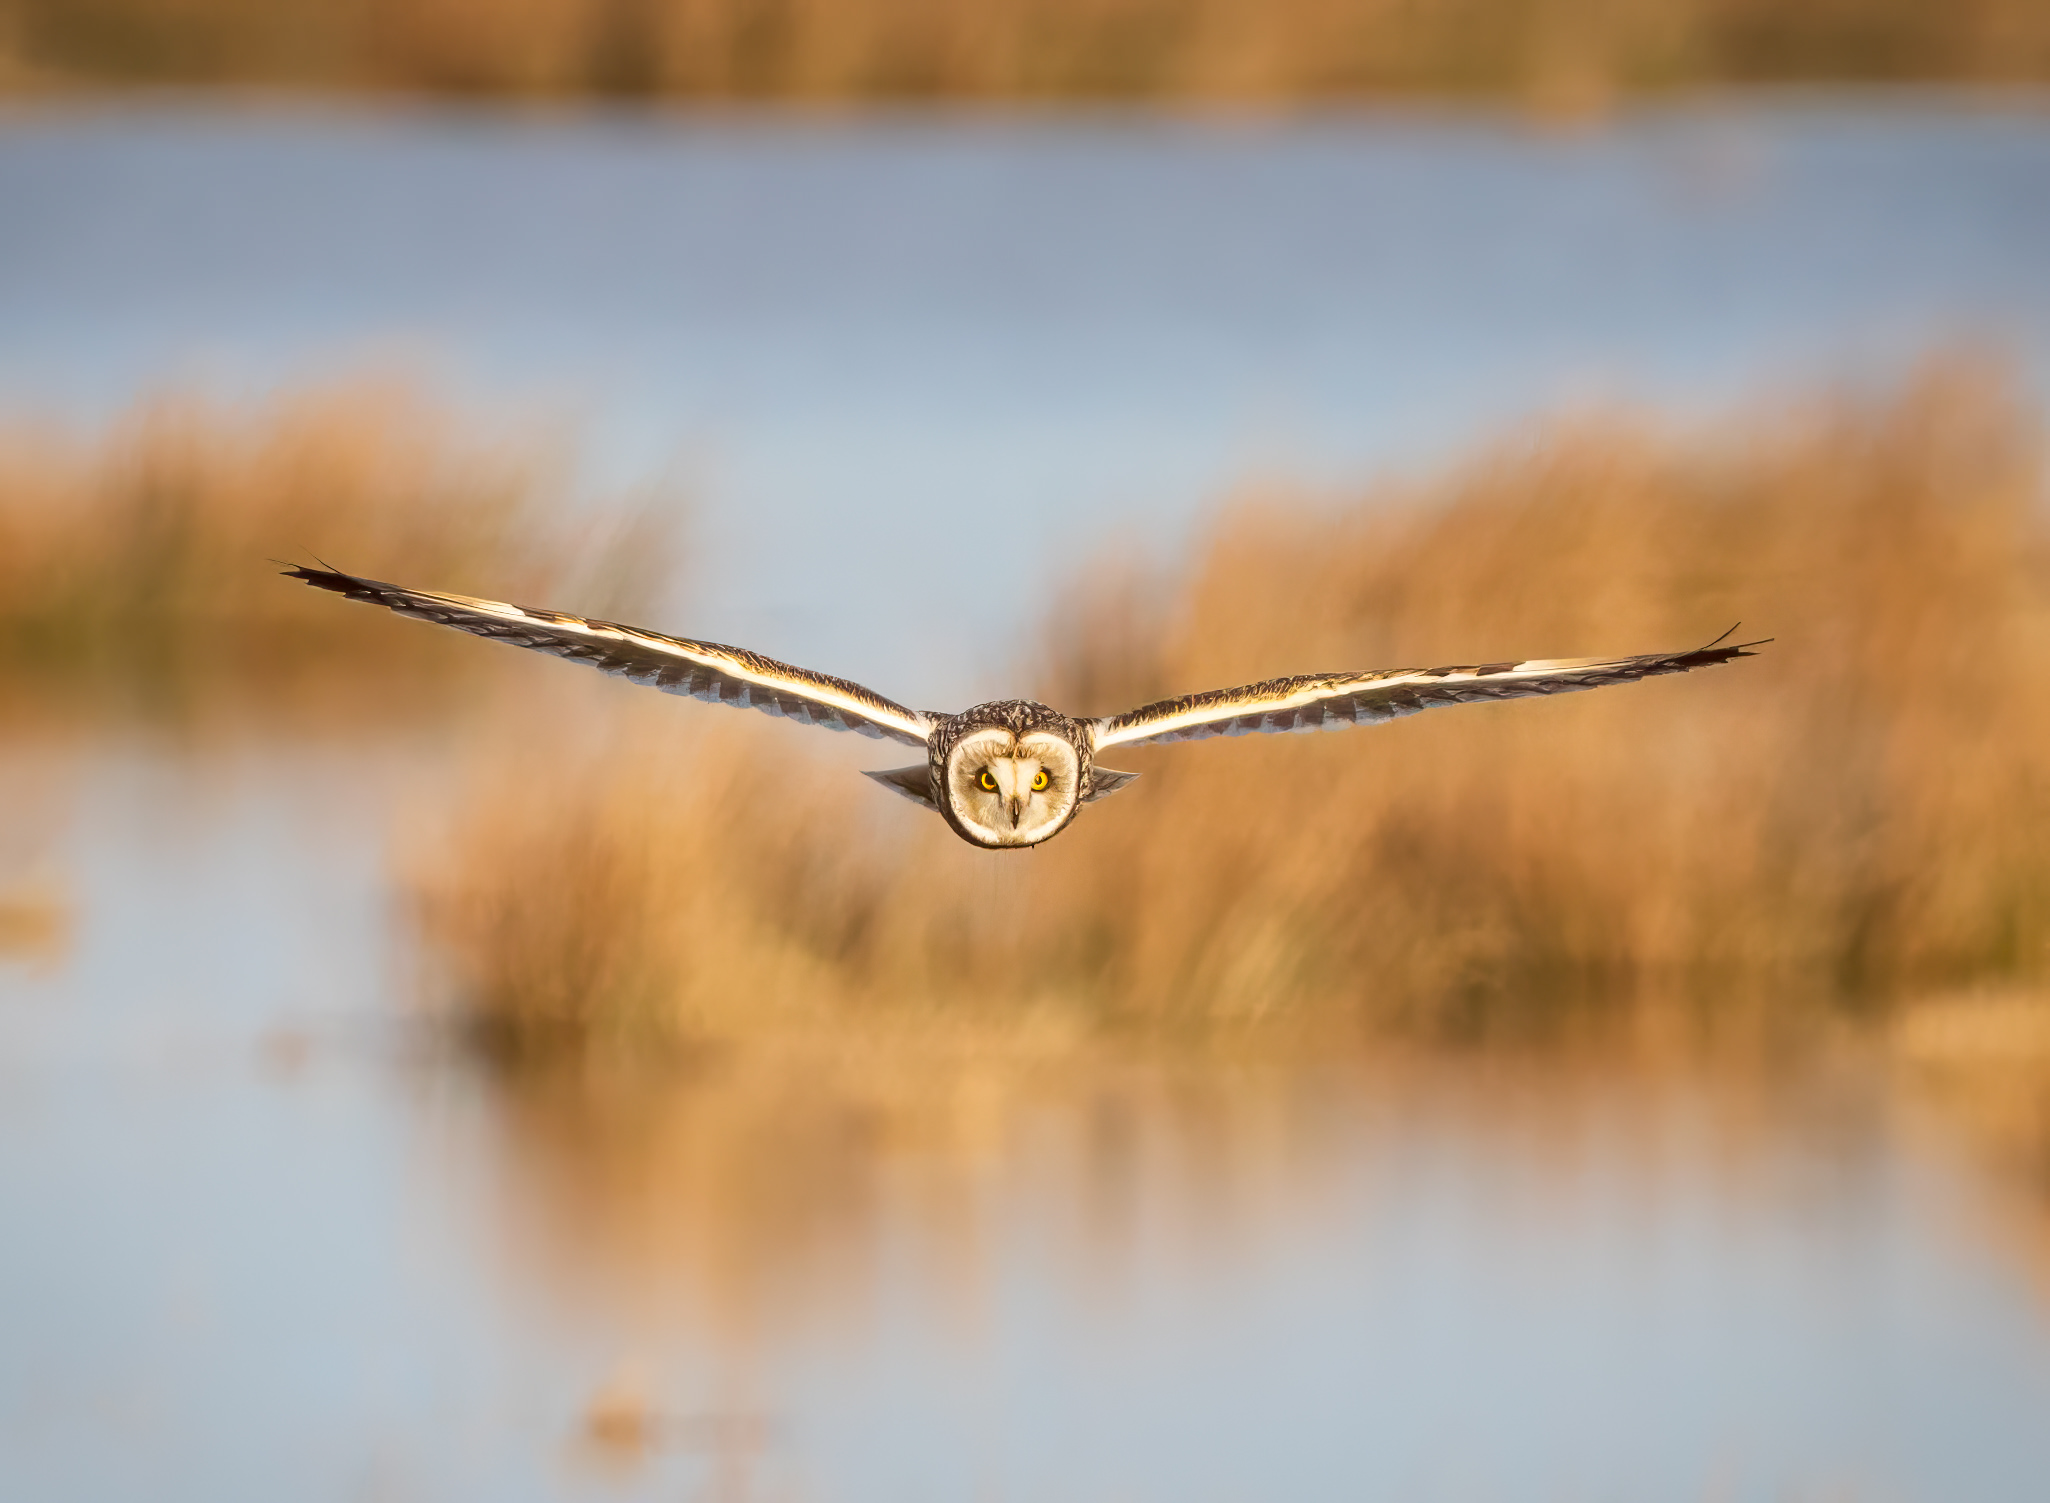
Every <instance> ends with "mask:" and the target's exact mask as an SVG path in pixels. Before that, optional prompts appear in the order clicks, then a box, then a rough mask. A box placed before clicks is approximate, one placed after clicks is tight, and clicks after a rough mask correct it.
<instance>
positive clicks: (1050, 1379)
mask: <svg viewBox="0 0 2050 1503" xmlns="http://www.w3.org/2000/svg"><path fill="white" fill-rule="evenodd" d="M1796 1011H1797V1012H1798V1011H1800V1009H1798V1008H1796ZM1597 1033H1598V1037H1596V1038H1583V1039H1582V1040H1580V1041H1579V1042H1577V1043H1560V1044H1554V1045H1550V1046H1539V1047H1527V1048H1522V1049H1512V1050H1507V1051H1504V1050H1499V1049H1483V1050H1478V1051H1471V1052H1458V1053H1452V1054H1444V1053H1426V1054H1417V1053H1413V1052H1407V1051H1394V1052H1391V1051H1390V1050H1389V1049H1388V1048H1387V1047H1385V1046H1383V1047H1381V1048H1377V1049H1374V1050H1371V1051H1362V1050H1347V1051H1343V1052H1342V1053H1341V1054H1338V1055H1335V1056H1334V1055H1333V1054H1331V1053H1329V1052H1328V1051H1327V1052H1325V1054H1324V1057H1322V1058H1321V1059H1317V1060H1306V1059H1303V1058H1301V1057H1289V1056H1288V1055H1280V1056H1273V1057H1269V1058H1265V1059H1256V1060H1253V1061H1250V1062H1248V1061H1245V1060H1242V1059H1234V1060H1221V1059H1218V1058H1215V1057H1207V1058H1206V1057H1203V1056H1201V1055H1200V1054H1192V1053H1189V1052H1187V1051H1177V1050H1168V1051H1167V1052H1166V1053H1165V1054H1163V1053H1162V1052H1161V1051H1160V1050H1157V1049H1141V1050H1137V1051H1121V1050H1120V1051H1108V1052H1105V1051H1091V1052H1086V1053H1081V1054H1070V1055H1068V1056H1067V1057H1064V1058H1061V1059H1059V1060H1046V1059H1038V1060H1028V1061H1019V1062H1015V1063H1013V1064H1010V1065H1008V1066H1007V1065H1004V1064H1001V1063H999V1064H992V1063H991V1062H990V1061H989V1060H988V1059H987V1058H983V1059H981V1060H976V1059H973V1058H971V1057H968V1056H966V1055H963V1054H961V1053H958V1052H949V1051H947V1050H944V1049H941V1050H931V1049H927V1050H917V1049H912V1050H907V1051H904V1052H903V1054H902V1056H901V1057H899V1058H897V1059H896V1060H895V1061H894V1064H895V1065H896V1067H897V1069H896V1072H895V1073H894V1075H893V1077H892V1078H891V1079H890V1080H889V1081H888V1083H887V1084H886V1085H879V1084H878V1083H877V1080H876V1077H875V1073H874V1067H875V1061H874V1060H873V1059H871V1060H868V1061H864V1062H861V1063H860V1064H859V1065H856V1066H855V1067H853V1068H850V1067H849V1065H848V1062H847V1061H844V1060H837V1059H835V1058H833V1057H831V1055H830V1053H828V1052H826V1051H810V1052H796V1053H792V1052H782V1053H780V1054H779V1053H776V1052H774V1051H768V1052H766V1053H765V1052H763V1051H750V1050H747V1049H741V1050H737V1051H735V1052H733V1053H731V1054H728V1055H726V1056H724V1057H722V1058H719V1059H715V1060H704V1061H698V1062H695V1063H694V1064H692V1065H690V1066H688V1067H686V1068H684V1069H682V1070H681V1071H679V1072H678V1073H676V1074H673V1075H668V1076H662V1075H659V1074H644V1075H640V1076H636V1077H627V1078H622V1077H620V1076H618V1075H616V1074H611V1073H607V1072H605V1071H602V1070H601V1071H596V1072H592V1071H563V1072H560V1073H553V1074H548V1075H544V1076H536V1075H533V1074H520V1075H515V1076H512V1077H509V1078H507V1079H505V1080H504V1081H503V1082H502V1083H501V1085H500V1087H499V1088H498V1090H497V1092H496V1100H497V1109H496V1114H495V1115H496V1117H497V1120H498V1122H499V1124H500V1128H501V1130H502V1131H503V1134H504V1136H503V1138H502V1140H501V1142H500V1145H499V1151H500V1152H501V1153H502V1154H503V1155H504V1158H505V1161H506V1165H507V1172H508V1174H509V1178H508V1179H507V1180H506V1183H505V1191H504V1194H505V1199H504V1204H503V1212H504V1216H505V1220H504V1221H503V1223H502V1226H503V1228H504V1230H503V1231H502V1232H501V1233H500V1234H499V1235H498V1236H497V1237H496V1239H495V1240H498V1241H499V1242H500V1243H501V1244H502V1245H503V1246H504V1247H505V1248H507V1249H509V1250H510V1253H511V1261H512V1263H513V1265H514V1266H515V1267H516V1269H517V1270H518V1277H519V1279H520V1281H521V1283H522V1284H523V1285H524V1286H525V1287H526V1288H527V1289H528V1290H529V1291H530V1292H531V1294H532V1295H533V1296H534V1297H535V1298H536V1300H537V1302H538V1307H539V1308H541V1309H548V1310H555V1311H558V1312H560V1311H562V1310H564V1309H569V1310H574V1311H579V1312H581V1316H580V1318H583V1319H587V1320H593V1321H598V1322H601V1323H605V1324H609V1325H611V1326H612V1328H613V1329H615V1330H617V1331H619V1332H621V1333H630V1335H626V1334H623V1339H626V1340H629V1341H630V1342H631V1343H632V1348H631V1349H632V1350H633V1351H634V1352H635V1353H637V1354H639V1360H640V1361H642V1362H644V1363H648V1364H651V1365H652V1366H653V1367H654V1368H655V1369H656V1371H657V1372H658V1373H659V1372H660V1370H661V1365H662V1364H663V1363H664V1362H666V1363H667V1371H666V1377H665V1376H651V1375H650V1373H649V1371H647V1370H645V1369H644V1370H643V1371H642V1373H641V1374H640V1375H639V1377H638V1378H636V1379H634V1380H632V1381H629V1382H627V1383H625V1384H624V1385H622V1384H621V1383H620V1381H619V1380H618V1379H616V1378H614V1379H611V1380H608V1382H607V1384H606V1386H604V1387H603V1388H601V1389H599V1390H598V1391H597V1392H596V1394H595V1396H594V1397H593V1398H592V1400H591V1408H590V1410H589V1411H588V1413H587V1418H586V1424H587V1425H588V1426H590V1427H591V1429H592V1430H593V1432H594V1433H595V1432H597V1431H600V1430H601V1429H602V1430H603V1431H604V1432H605V1433H607V1434H609V1435H610V1436H611V1437H612V1443H613V1445H614V1446H615V1448H616V1449H618V1450H628V1449H631V1451H632V1453H633V1454H634V1455H636V1456H640V1457H641V1458H642V1460H643V1461H644V1462H649V1463H650V1464H652V1462H651V1458H652V1457H653V1456H654V1455H656V1454H659V1453H660V1452H662V1451H663V1450H664V1449H665V1448H666V1447H669V1446H671V1445H672V1444H675V1445H679V1446H680V1444H681V1442H678V1441H676V1440H675V1439H674V1437H673V1435H672V1434H671V1433H670V1432H669V1431H668V1430H667V1428H666V1427H667V1426H668V1425H669V1424H670V1423H672V1422H671V1421H669V1420H667V1419H665V1418H664V1416H666V1415H668V1414H671V1413H680V1412H683V1411H684V1410H685V1407H686V1406H688V1405H690V1404H691V1403H693V1402H695V1401H699V1400H702V1399H703V1398H704V1397H705V1396H707V1395H710V1396H712V1397H713V1398H715V1399H716V1398H720V1397H726V1398H731V1396H732V1394H733V1393H734V1391H735V1390H736V1389H737V1390H738V1391H739V1392H740V1393H742V1394H743V1395H744V1396H745V1399H746V1401H747V1402H750V1403H755V1404H765V1405H766V1406H767V1407H768V1410H769V1412H771V1413H772V1414H773V1415H774V1416H775V1417H776V1418H777V1420H778V1424H777V1425H776V1426H774V1427H771V1429H770V1430H768V1431H765V1432H764V1433H767V1434H770V1435H771V1443H770V1444H769V1445H768V1446H766V1447H765V1448H764V1449H765V1451H766V1452H767V1453H768V1454H767V1456H766V1458H765V1467H766V1470H767V1471H769V1472H772V1473H774V1474H775V1475H777V1476H780V1477H782V1478H784V1479H785V1480H786V1481H788V1482H792V1483H793V1484H797V1483H801V1484H802V1485H803V1486H804V1487H805V1489H806V1491H807V1495H820V1496H830V1497H842V1496H845V1497H871V1496H875V1497H881V1496H892V1495H896V1494H893V1492H892V1487H893V1485H900V1484H901V1485H907V1486H911V1487H913V1488H914V1489H924V1490H928V1491H930V1493H931V1495H934V1496H958V1495H959V1494H960V1492H961V1491H963V1490H969V1489H972V1487H973V1486H974V1485H976V1484H977V1483H978V1481H981V1482H985V1483H989V1484H991V1485H995V1482H996V1481H997V1479H1002V1481H1003V1482H1004V1484H1005V1487H1006V1490H1007V1491H1008V1490H1009V1489H1011V1488H1015V1489H1017V1490H1018V1491H1019V1492H1022V1493H1024V1494H1025V1495H1034V1496H1036V1495H1042V1494H1043V1493H1051V1494H1054V1495H1062V1496H1112V1495H1119V1493H1120V1491H1121V1490H1124V1491H1128V1492H1129V1493H1130V1495H1133V1496H1146V1497H1182V1496H1220V1497H1224V1496H1260V1495H1271V1494H1270V1493H1268V1492H1267V1489H1268V1488H1271V1487H1284V1486H1285V1487H1288V1488H1291V1489H1304V1488H1306V1489H1309V1490H1311V1491H1315V1490H1316V1489H1317V1488H1319V1487H1320V1486H1322V1487H1328V1486H1330V1485H1331V1483H1332V1482H1333V1481H1334V1480H1335V1479H1343V1480H1344V1481H1345V1482H1346V1483H1348V1484H1350V1485H1352V1486H1357V1487H1365V1488H1367V1489H1368V1490H1370V1491H1371V1490H1375V1489H1376V1488H1378V1487H1395V1488H1397V1489H1398V1490H1401V1489H1421V1495H1424V1496H1437V1495H1451V1496H1481V1497H1522V1496H1528V1486H1529V1483H1530V1480H1531V1479H1532V1478H1540V1477H1542V1478H1549V1479H1551V1480H1552V1482H1553V1483H1554V1484H1555V1485H1556V1486H1558V1487H1565V1488H1568V1489H1569V1490H1574V1489H1577V1488H1581V1487H1584V1488H1586V1489H1587V1490H1588V1491H1591V1492H1594V1493H1596V1494H1600V1493H1601V1492H1603V1491H1605V1490H1608V1489H1615V1490H1617V1491H1621V1492H1623V1493H1625V1494H1626V1495H1638V1494H1640V1493H1642V1494H1643V1495H1650V1496H1680V1497H1691V1496H1699V1495H1701V1494H1702V1493H1703V1492H1704V1491H1709V1490H1712V1489H1714V1488H1716V1487H1722V1488H1725V1489H1727V1490H1729V1491H1730V1493H1731V1495H1733V1496H1743V1497H1750V1496H1760V1497H1763V1496H1784V1495H1787V1493H1788V1490H1792V1491H1793V1492H1794V1494H1795V1495H1800V1489H1801V1488H1803V1487H1834V1488H1837V1489H1839V1490H1843V1491H1844V1492H1846V1493H1847V1495H1849V1496H1857V1497H1864V1496H1875V1497H1890V1496H1930V1497H1937V1496H1985V1497H2002V1496H2017V1494H2014V1493H2013V1492H2011V1491H2008V1490H2006V1489H2005V1484H2004V1480H2003V1479H2011V1478H2013V1477H2015V1476H2018V1475H2021V1474H2020V1473H2017V1472H2014V1471H2011V1470H2007V1468H2008V1467H2010V1466H2012V1465H2015V1464H2018V1463H2020V1462H2021V1461H2022V1460H2023V1459H2024V1458H2025V1457H2032V1456H2034V1455H2035V1451H2036V1447H2037V1442H2035V1441H2034V1440H2033V1439H2030V1438H2028V1437H2029V1436H2032V1435H2033V1433H2034V1431H2033V1428H2029V1429H2025V1430H2018V1431H2013V1432H2010V1433H2007V1434H2002V1433H2001V1431H2002V1429H2003V1427H2004V1425H2005V1424H2006V1420H2005V1419H2003V1418H2002V1414H2003V1412H2004V1411H2005V1412H2006V1413H2008V1414H2009V1415H2010V1416H2011V1415H2012V1413H2013V1411H2012V1410H2009V1409H2008V1405H2007V1401H2004V1400H1997V1399H1995V1398H1994V1397H1993V1395H1992V1394H1991V1393H1990V1392H1989V1391H1988V1390H1986V1389H1985V1388H1983V1387H1981V1384H1982V1383H1983V1382H1985V1381H1987V1380H1989V1379H1991V1377H1992V1374H1994V1373H1995V1372H1996V1371H1997V1372H1999V1373H2000V1374H2001V1376H2000V1377H1999V1378H1998V1380H1997V1381H1998V1382H1999V1383H2002V1384H2005V1383H2010V1382H2011V1383H2016V1384H2018V1385H2019V1387H2018V1389H2017V1390H2016V1392H2017V1393H2021V1392H2026V1393H2028V1394H2030V1395H2033V1396H2034V1397H2033V1398H2032V1400H2031V1402H2040V1400H2041V1398H2043V1397H2044V1396H2046V1395H2050V1386H2046V1385H2050V1327H2046V1325H2045V1322H2044V1319H2043V1315H2042V1311H2041V1310H2040V1309H2039V1308H2037V1309H2032V1308H2030V1307H2028V1306H2027V1305H2026V1304H2022V1305H2016V1304H2015V1303H2013V1296H2012V1294H2011V1293H2010V1294H2007V1295H1993V1290H1994V1288H1995V1287H1997V1286H1998V1285H1999V1284H2000V1283H2001V1282H2002V1277H2001V1275H1999V1274H1997V1273H1995V1272H1993V1270H1992V1269H1991V1268H1990V1267H1989V1266H1987V1265H1985V1264H1983V1263H1981V1262H1980V1261H1979V1258H1978V1256H1977V1255H1976V1254H1975V1253H1973V1252H1972V1251H1970V1250H1969V1246H1968V1245H1966V1246H1959V1245H1957V1244H1954V1243H1952V1242H1951V1240H1950V1239H1951V1237H1952V1235H1953V1234H1954V1233H1955V1232H1956V1231H1957V1230H1958V1229H1959V1225H1960V1224H1957V1223H1953V1221H1952V1220H1951V1218H1953V1217H1954V1216H1956V1215H1957V1214H1958V1213H1959V1212H1960V1211H1963V1210H1965V1209H1966V1208H1967V1206H1968V1205H1969V1203H1970V1197H1969V1196H1966V1197H1964V1198H1963V1199H1960V1189H1961V1186H1960V1185H1959V1184H1958V1183H1957V1182H1956V1181H1955V1180H1953V1179H1950V1178H1949V1177H1948V1176H1947V1175H1946V1174H1944V1173H1941V1172H1938V1171H1937V1169H1936V1168H1935V1167H1934V1165H1933V1164H1932V1163H1931V1162H1929V1161H1926V1160H1924V1159H1923V1158H1922V1157H1921V1156H1920V1154H1919V1151H1918V1150H1917V1149H1916V1148H1915V1147H1914V1140H1913V1136H1912V1134H1911V1133H1909V1134H1905V1135H1904V1130H1903V1121H1902V1118H1901V1115H1900V1111H1899V1106H1898V1103H1897V1102H1896V1100H1895V1099H1894V1097H1893V1096H1892V1095H1891V1094H1890V1092H1889V1089H1888V1086H1887V1077H1886V1072H1885V1070H1884V1068H1883V1063H1884V1060H1883V1055H1882V1053H1881V1052H1880V1051H1879V1050H1878V1049H1877V1048H1876V1046H1875V1044H1874V1042H1873V1041H1872V1040H1871V1039H1870V1038H1868V1037H1866V1036H1864V1035H1863V1034H1861V1033H1858V1032H1855V1031H1854V1032H1848V1033H1847V1032H1844V1031H1842V1030H1840V1029H1837V1028H1835V1027H1833V1026H1830V1025H1828V1024H1827V1023H1826V1021H1825V1020H1824V1019H1821V1018H1819V1017H1814V1016H1812V1015H1809V1017H1808V1021H1807V1023H1806V1025H1804V1026H1799V1027H1794V1026H1781V1027H1779V1028H1778V1029H1775V1030H1772V1034H1773V1036H1771V1037H1767V1038H1761V1037H1760V1036H1759V1035H1758V1032H1757V1031H1756V1030H1755V1029H1747V1030H1744V1035H1745V1036H1744V1037H1743V1038H1742V1039H1741V1040H1729V1041H1725V1042H1723V1043H1721V1044H1718V1043H1717V1042H1716V1041H1715V1040H1714V1039H1713V1038H1712V1037H1709V1036H1706V1035H1704V1034H1703V1033H1702V1032H1701V1031H1700V1029H1699V1027H1698V1025H1690V1024H1689V1023H1688V1022H1687V1021H1686V1020H1685V1019H1684V1018H1683V1019H1680V1020H1678V1021H1676V1020H1675V1019H1674V1018H1672V1017H1671V1016H1670V1015H1663V1016H1662V1015H1660V1014H1658V1013H1657V1012H1653V1013H1651V1014H1647V1015H1645V1016H1643V1017H1640V1018H1639V1019H1637V1020H1636V1026H1635V1028H1634V1031H1633V1029H1632V1028H1631V1027H1627V1026H1626V1027H1624V1028H1622V1029H1620V1030H1619V1029H1618V1028H1616V1027H1615V1026H1613V1024H1612V1025H1611V1026H1607V1027H1604V1028H1601V1029H1599V1030H1597ZM1967 1268H1971V1269H1976V1272H1974V1273H1973V1274H1971V1275H1970V1276H1969V1278H1970V1280H1971V1281H1975V1282H1976V1281H1981V1280H1985V1281H1987V1282H1984V1283H1980V1284H1979V1286H1978V1287H1977V1288H1976V1289H1968V1288H1966V1287H1965V1286H1964V1285H1963V1284H1960V1283H1959V1282H1957V1281H1958V1279H1959V1278H1960V1276H1961V1275H1962V1274H1963V1273H1964V1270H1966V1269H1967ZM1989 1296H1991V1297H1990V1298H1989ZM2016 1320H2018V1321H2019V1322H2020V1325H2019V1326H2018V1327H2009V1328H2008V1329H2006V1330H2005V1331H2003V1330H2002V1329H2001V1326H2002V1324H2003V1323H2005V1322H2009V1321H2016ZM2023 1330H2025V1331H2027V1332H2028V1333H2029V1334H2028V1335H2027V1336H2026V1337H2023V1338H2018V1336H2017V1333H2018V1331H2023ZM2017 1359H2019V1360H2018V1361H2017ZM1974 1375H1976V1376H1974ZM665 1383H666V1386H665ZM1959 1384H1963V1385H1964V1387H1965V1388H1966V1389H1969V1390H1970V1393H1971V1397H1969V1398H1965V1397H1962V1396H1961V1393H1962V1390H1960V1389H1959V1387H1958V1385H1959ZM1902 1421H1908V1422H1909V1423H1908V1424H1907V1427H1906V1428H1905V1429H1901V1430H1898V1431H1897V1430H1896V1429H1895V1428H1894V1427H1895V1426H1896V1425H1897V1424H1899V1423H1900V1422H1902ZM935 1427H937V1433H935ZM1967 1432H1969V1433H1971V1434H1972V1436H1973V1439H1972V1441H1971V1443H1970V1444H1971V1447H1972V1448H1973V1449H1972V1450H1971V1451H1969V1452H1967V1451H1960V1450H1955V1449H1953V1447H1955V1446H1957V1445H1958V1444H1959V1443H1960V1442H1961V1441H1962V1440H1963V1437H1964V1435H1965V1434H1966V1433H1967ZM677 1433H680V1432H677ZM1981 1448H1983V1449H1981ZM2032 1464H2033V1463H2032ZM1405 1495H1417V1494H1415V1493H1406V1494H1405Z"/></svg>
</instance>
